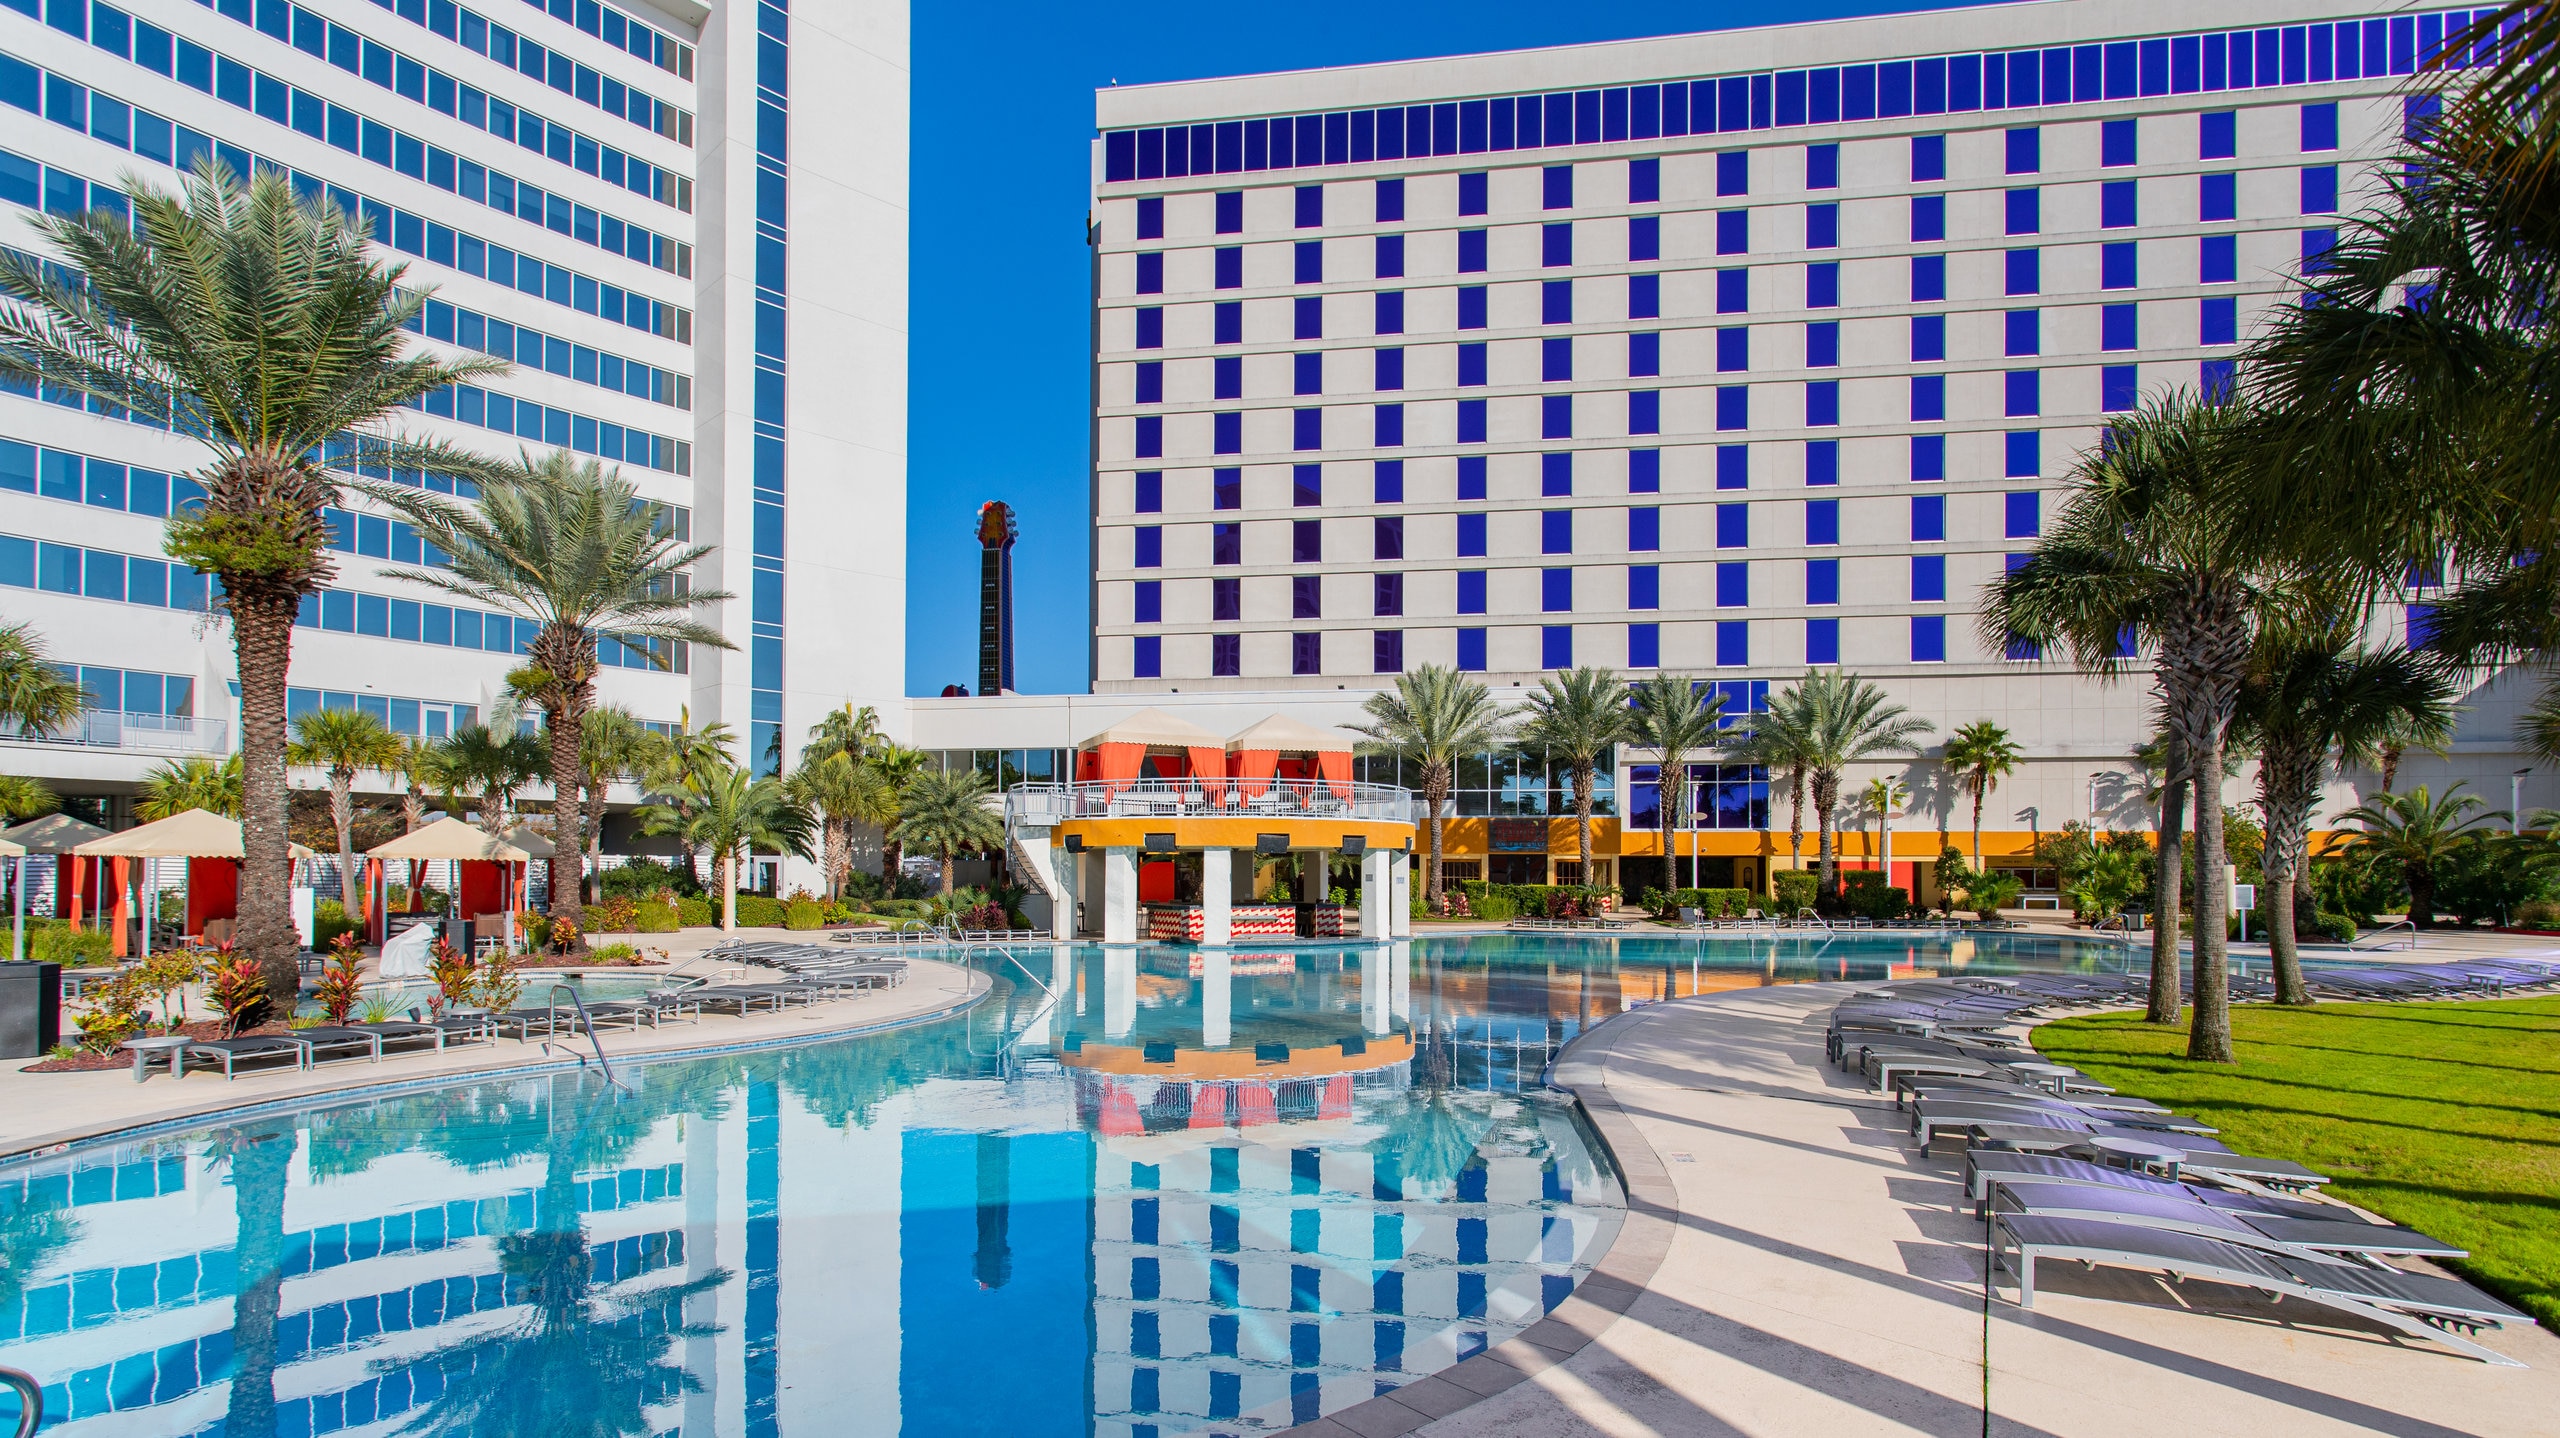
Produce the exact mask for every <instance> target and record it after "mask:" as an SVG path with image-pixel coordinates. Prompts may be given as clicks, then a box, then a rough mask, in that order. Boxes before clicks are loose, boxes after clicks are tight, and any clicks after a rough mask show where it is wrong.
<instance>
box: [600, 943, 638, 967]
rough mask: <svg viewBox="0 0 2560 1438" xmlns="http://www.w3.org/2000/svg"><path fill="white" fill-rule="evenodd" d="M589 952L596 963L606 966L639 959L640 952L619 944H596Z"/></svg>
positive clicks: (627, 945)
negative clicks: (625, 960) (605, 964)
mask: <svg viewBox="0 0 2560 1438" xmlns="http://www.w3.org/2000/svg"><path fill="white" fill-rule="evenodd" d="M590 952H591V956H592V957H593V958H594V959H595V960H596V961H597V962H598V963H607V964H611V963H620V962H621V961H623V960H624V959H636V958H638V957H640V951H639V950H638V949H635V948H633V947H631V946H630V945H629V944H625V943H620V942H615V943H610V944H598V945H596V946H595V948H594V949H593V950H591V951H590Z"/></svg>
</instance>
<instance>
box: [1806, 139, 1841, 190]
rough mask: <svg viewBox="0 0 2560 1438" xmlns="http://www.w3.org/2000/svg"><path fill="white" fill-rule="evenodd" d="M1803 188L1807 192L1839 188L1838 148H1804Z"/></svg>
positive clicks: (1823, 146) (1830, 146)
mask: <svg viewBox="0 0 2560 1438" xmlns="http://www.w3.org/2000/svg"><path fill="white" fill-rule="evenodd" d="M1804 187H1805V188H1806V189H1808V190H1836V189H1838V188H1840V147H1839V146H1838V145H1837V144H1830V145H1807V146H1805V147H1804Z"/></svg>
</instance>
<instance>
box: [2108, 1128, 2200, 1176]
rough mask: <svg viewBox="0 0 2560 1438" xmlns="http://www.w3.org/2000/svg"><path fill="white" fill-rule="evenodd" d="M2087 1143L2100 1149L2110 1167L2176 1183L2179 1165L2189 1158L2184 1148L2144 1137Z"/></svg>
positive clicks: (2113, 1138) (2110, 1138)
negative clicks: (2146, 1139)
mask: <svg viewBox="0 0 2560 1438" xmlns="http://www.w3.org/2000/svg"><path fill="white" fill-rule="evenodd" d="M2088 1146H2089V1147H2090V1148H2092V1149H2094V1150H2096V1151H2097V1153H2098V1155H2099V1158H2100V1161H2101V1162H2103V1163H2105V1164H2106V1166H2107V1167H2109V1168H2122V1169H2124V1170H2125V1171H2126V1172H2128V1173H2138V1174H2141V1175H2143V1176H2145V1177H2147V1178H2164V1179H2168V1180H2169V1181H2171V1182H2173V1183H2174V1182H2176V1181H2177V1177H2178V1165H2179V1164H2181V1163H2183V1162H2184V1161H2185V1160H2186V1157H2187V1151H2186V1150H2185V1149H2183V1148H2175V1147H2172V1146H2171V1145H2168V1144H2165V1143H2148V1142H2145V1141H2143V1140H2141V1139H2132V1138H2116V1137H2112V1136H2109V1137H2102V1138H2092V1139H2090V1140H2089V1141H2088Z"/></svg>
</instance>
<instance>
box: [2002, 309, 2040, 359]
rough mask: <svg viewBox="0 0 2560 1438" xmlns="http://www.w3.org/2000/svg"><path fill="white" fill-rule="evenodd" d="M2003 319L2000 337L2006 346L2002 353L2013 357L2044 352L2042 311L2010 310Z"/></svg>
mask: <svg viewBox="0 0 2560 1438" xmlns="http://www.w3.org/2000/svg"><path fill="white" fill-rule="evenodd" d="M2003 319H2004V321H2005V323H2004V324H2003V325H2002V326H2001V328H2002V331H2003V335H2002V338H2003V339H2004V341H2005V342H2006V347H2005V348H2004V349H2003V351H2002V353H2004V354H2007V355H2008V356H2010V357H2011V358H2015V357H2017V356H2020V355H2036V354H2042V353H2043V352H2044V324H2043V311H2041V310H2011V311H2009V312H2008V314H2007V315H2005V316H2003Z"/></svg>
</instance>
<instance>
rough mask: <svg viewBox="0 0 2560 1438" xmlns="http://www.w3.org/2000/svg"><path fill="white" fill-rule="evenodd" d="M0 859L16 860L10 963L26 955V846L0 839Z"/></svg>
mask: <svg viewBox="0 0 2560 1438" xmlns="http://www.w3.org/2000/svg"><path fill="white" fill-rule="evenodd" d="M0 859H15V860H17V861H18V862H17V865H16V872H15V873H14V874H12V875H11V876H10V877H11V878H12V879H13V880H15V882H14V883H12V884H11V885H10V887H11V888H12V889H14V890H15V891H16V892H17V901H18V913H17V921H16V923H15V924H14V925H12V927H11V928H10V931H9V961H10V962H11V963H20V962H23V961H24V960H25V959H26V957H27V849H26V846H25V845H23V844H12V843H10V842H9V841H8V840H6V839H0Z"/></svg>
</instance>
